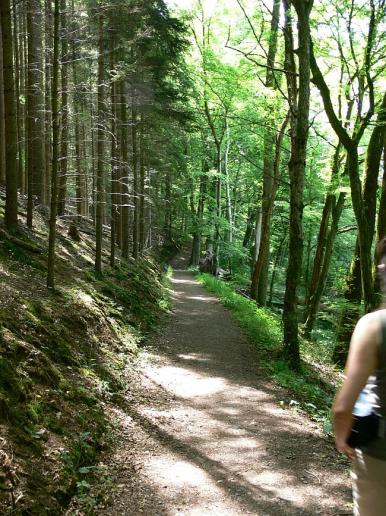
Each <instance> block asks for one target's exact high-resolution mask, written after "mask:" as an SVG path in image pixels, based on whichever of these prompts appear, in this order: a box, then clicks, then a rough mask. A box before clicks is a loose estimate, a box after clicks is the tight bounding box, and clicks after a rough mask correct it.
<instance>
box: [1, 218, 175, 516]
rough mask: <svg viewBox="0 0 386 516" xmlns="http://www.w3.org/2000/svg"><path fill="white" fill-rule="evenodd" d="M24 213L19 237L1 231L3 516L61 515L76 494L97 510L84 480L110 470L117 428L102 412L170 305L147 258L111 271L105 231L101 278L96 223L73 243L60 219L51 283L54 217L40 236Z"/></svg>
mask: <svg viewBox="0 0 386 516" xmlns="http://www.w3.org/2000/svg"><path fill="white" fill-rule="evenodd" d="M20 220H21V231H20V232H18V234H17V235H11V236H10V237H9V238H8V237H7V234H6V233H4V232H2V233H1V234H0V280H1V282H0V299H1V306H0V513H1V514H36V515H43V514H50V515H55V514H63V513H64V511H65V508H66V506H67V505H68V504H69V502H70V500H71V499H72V498H73V497H74V496H75V497H77V499H78V503H77V506H78V507H80V510H84V511H85V512H90V511H91V512H92V506H93V504H94V503H97V502H98V500H96V499H91V498H90V497H89V496H88V486H89V482H90V480H92V477H93V476H95V475H103V474H104V472H103V471H98V467H96V464H97V462H98V460H97V458H98V455H99V453H100V452H101V451H102V450H103V449H104V448H106V446H109V439H110V436H111V427H112V425H113V424H114V422H113V421H111V420H110V419H109V416H108V411H107V410H105V408H106V405H107V404H108V403H111V402H112V401H117V402H118V401H119V397H120V395H121V393H122V392H123V391H124V390H127V389H128V388H129V386H128V385H127V377H126V371H127V370H128V368H130V365H131V364H132V363H133V361H134V360H135V356H136V354H137V351H138V345H139V344H140V342H141V340H142V339H144V338H145V337H146V335H147V333H148V332H150V331H151V330H152V329H153V328H154V326H155V325H156V324H157V322H158V320H159V318H160V317H161V315H162V314H163V313H165V311H166V310H167V307H168V299H167V288H166V286H165V284H164V279H163V278H164V271H163V270H162V268H161V267H160V266H159V265H158V264H157V263H156V260H155V258H154V257H153V258H152V257H151V256H146V257H142V258H141V259H139V260H138V261H136V262H134V261H131V262H129V263H124V262H119V261H118V263H117V266H116V267H114V268H110V267H108V265H107V264H108V255H107V250H108V249H109V242H108V241H107V237H106V242H105V249H106V254H105V256H104V261H105V268H104V274H103V275H102V276H100V277H96V276H95V274H94V272H93V253H94V246H95V244H94V238H93V228H92V223H91V222H90V221H83V222H82V223H81V224H80V225H79V230H80V236H81V239H80V241H73V240H72V239H71V238H70V237H69V236H68V235H67V231H68V221H65V220H60V221H59V223H58V245H57V255H58V256H57V267H56V289H55V291H50V290H48V289H47V288H46V286H45V282H46V258H47V226H48V223H47V220H46V218H45V217H44V214H43V215H40V214H39V213H36V214H35V219H34V231H33V232H31V231H28V230H27V229H26V228H24V222H25V219H24V217H23V209H22V215H21V219H20ZM0 229H1V228H0ZM23 243H25V245H23ZM157 262H158V260H157ZM82 504H83V506H84V507H83V509H82Z"/></svg>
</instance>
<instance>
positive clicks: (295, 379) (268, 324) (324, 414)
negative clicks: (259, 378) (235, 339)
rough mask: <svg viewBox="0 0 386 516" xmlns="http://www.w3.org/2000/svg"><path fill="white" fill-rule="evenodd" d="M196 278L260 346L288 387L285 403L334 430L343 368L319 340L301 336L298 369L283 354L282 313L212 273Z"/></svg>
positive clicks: (271, 370) (268, 366) (264, 361)
mask: <svg viewBox="0 0 386 516" xmlns="http://www.w3.org/2000/svg"><path fill="white" fill-rule="evenodd" d="M197 279H198V280H199V281H200V283H201V284H202V285H204V286H205V287H206V288H207V289H208V290H209V291H210V292H212V293H214V294H216V296H217V297H218V298H219V300H220V301H221V303H222V304H223V305H224V306H226V307H227V308H228V309H229V310H230V311H231V313H232V314H233V316H234V318H235V319H236V320H237V322H238V323H239V325H240V326H241V328H242V329H243V330H244V331H245V333H246V334H247V336H248V337H249V338H250V340H251V343H252V344H253V345H254V346H256V347H258V349H259V354H260V359H261V361H260V366H261V368H262V369H263V370H264V371H265V372H267V373H268V375H269V376H270V377H271V378H272V379H273V380H274V381H275V382H276V383H277V384H278V385H280V386H282V387H285V388H286V390H287V391H288V398H287V399H286V400H283V401H282V403H283V405H286V406H289V407H291V408H293V409H294V410H300V411H303V412H305V413H307V414H308V415H309V416H310V417H311V418H312V419H313V420H314V421H316V422H318V423H319V424H320V425H321V426H322V427H323V430H324V431H325V432H326V433H327V434H331V430H332V426H331V414H330V411H331V405H332V399H333V396H334V393H335V391H336V389H337V386H338V385H339V383H340V381H341V380H342V372H341V371H340V370H339V369H338V368H336V367H335V366H334V365H332V364H331V362H329V361H328V360H327V358H326V356H325V351H323V352H321V350H320V344H319V345H317V344H316V343H315V342H311V341H308V340H305V339H302V340H301V351H302V357H303V358H302V361H301V364H300V369H299V370H298V371H295V370H293V369H291V368H290V367H289V366H288V364H287V363H286V362H285V361H284V360H283V359H282V358H281V352H282V343H283V331H282V323H281V319H280V317H279V316H277V315H276V314H275V313H274V312H273V311H271V310H269V309H268V308H259V307H258V306H257V305H256V302H255V301H253V300H252V299H250V298H248V297H246V296H244V295H241V294H239V293H237V292H235V290H234V288H233V286H232V285H231V284H228V283H226V282H224V281H222V280H220V279H217V278H215V277H214V276H211V275H209V274H198V275H197Z"/></svg>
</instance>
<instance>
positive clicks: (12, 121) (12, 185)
mask: <svg viewBox="0 0 386 516" xmlns="http://www.w3.org/2000/svg"><path fill="white" fill-rule="evenodd" d="M0 16H1V35H2V43H3V80H4V129H5V167H6V196H5V216H4V219H5V224H6V226H7V228H8V229H9V230H13V229H15V228H16V227H17V213H18V211H17V209H18V208H17V161H16V153H17V127H16V99H15V91H16V88H15V79H14V74H13V70H14V65H13V40H12V21H11V6H10V0H3V1H2V2H1V3H0Z"/></svg>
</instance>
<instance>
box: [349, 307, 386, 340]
mask: <svg viewBox="0 0 386 516" xmlns="http://www.w3.org/2000/svg"><path fill="white" fill-rule="evenodd" d="M382 317H385V320H386V309H385V308H382V309H380V310H375V311H374V312H369V313H368V314H365V315H363V316H362V317H361V318H360V319H359V321H358V323H357V325H356V327H355V332H354V333H355V334H357V335H358V334H359V335H363V334H366V337H367V339H372V338H376V340H378V335H379V331H380V328H381V320H382ZM367 339H366V340H367Z"/></svg>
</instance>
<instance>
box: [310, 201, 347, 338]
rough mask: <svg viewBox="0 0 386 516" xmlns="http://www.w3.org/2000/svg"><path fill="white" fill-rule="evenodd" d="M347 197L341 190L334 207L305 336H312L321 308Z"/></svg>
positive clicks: (312, 294) (311, 296)
mask: <svg viewBox="0 0 386 516" xmlns="http://www.w3.org/2000/svg"><path fill="white" fill-rule="evenodd" d="M345 199H346V193H345V192H341V193H340V194H339V198H338V201H337V203H336V205H334V207H333V208H332V221H331V227H330V229H329V231H328V234H327V235H326V238H325V247H324V250H323V257H322V259H321V262H320V265H319V266H320V273H319V275H318V281H317V282H316V283H315V284H314V287H313V290H312V291H311V295H310V297H309V300H308V309H307V319H306V322H305V325H304V337H306V338H310V336H311V332H312V330H313V327H314V324H315V319H316V314H317V312H318V310H319V305H320V300H321V298H322V295H323V292H324V289H325V286H326V282H327V277H328V271H329V268H330V263H331V256H332V251H333V249H334V243H335V238H336V235H337V233H338V224H339V220H340V217H341V214H342V211H343V207H344V202H345Z"/></svg>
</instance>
